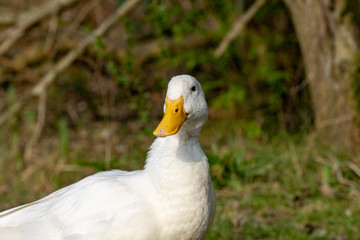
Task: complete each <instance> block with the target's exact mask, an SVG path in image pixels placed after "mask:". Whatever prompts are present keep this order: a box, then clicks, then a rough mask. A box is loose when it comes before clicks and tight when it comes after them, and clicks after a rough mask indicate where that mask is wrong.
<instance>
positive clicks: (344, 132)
mask: <svg viewBox="0 0 360 240" xmlns="http://www.w3.org/2000/svg"><path fill="white" fill-rule="evenodd" d="M284 1H285V4H286V5H287V7H288V9H289V10H290V13H291V17H292V21H293V24H294V27H295V31H296V34H297V38H298V40H299V43H300V47H301V51H302V55H303V61H304V63H305V71H306V75H307V81H308V82H309V87H310V91H311V96H312V102H313V109H314V114H315V128H316V131H317V133H318V135H319V139H320V140H321V141H322V143H323V144H324V145H326V146H328V147H334V149H335V150H336V151H337V152H343V151H351V150H353V147H355V143H356V142H357V140H358V138H359V134H358V127H357V123H356V121H355V115H356V114H355V113H356V110H355V109H356V108H355V101H354V100H353V99H352V93H351V84H352V83H351V74H350V73H351V71H352V66H353V64H354V62H355V56H356V51H357V47H358V43H357V40H356V34H355V32H356V31H355V25H354V23H353V22H352V19H351V18H350V16H348V15H343V10H344V7H345V3H346V1H342V0H284Z"/></svg>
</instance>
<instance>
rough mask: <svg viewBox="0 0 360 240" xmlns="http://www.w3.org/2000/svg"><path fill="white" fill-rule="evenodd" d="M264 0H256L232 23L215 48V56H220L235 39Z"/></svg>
mask: <svg viewBox="0 0 360 240" xmlns="http://www.w3.org/2000/svg"><path fill="white" fill-rule="evenodd" d="M265 1H266V0H256V2H255V3H254V4H253V5H252V6H251V7H250V8H249V9H248V10H247V11H246V12H245V13H244V15H241V16H240V17H239V18H238V19H237V20H236V21H235V22H234V24H233V25H232V27H231V29H230V31H229V32H228V33H227V34H226V35H225V37H224V38H223V40H222V41H221V43H220V45H219V46H218V47H217V48H216V50H215V57H217V58H218V57H220V56H221V55H222V54H223V53H224V51H225V50H226V48H227V47H228V46H229V44H230V43H231V42H232V41H233V40H234V39H235V37H236V36H237V35H239V34H240V33H241V31H242V30H243V29H244V27H245V26H246V24H247V23H248V22H249V21H250V20H251V19H252V18H253V17H254V15H255V13H256V12H257V11H258V10H259V8H260V7H261V6H262V5H264V3H265Z"/></svg>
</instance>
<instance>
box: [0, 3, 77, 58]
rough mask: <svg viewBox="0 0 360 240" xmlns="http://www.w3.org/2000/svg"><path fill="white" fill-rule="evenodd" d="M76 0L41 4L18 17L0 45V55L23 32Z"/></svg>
mask: <svg viewBox="0 0 360 240" xmlns="http://www.w3.org/2000/svg"><path fill="white" fill-rule="evenodd" d="M75 1H78V0H52V1H49V2H47V3H43V4H41V5H39V6H37V7H35V8H33V9H31V10H29V11H27V12H25V13H23V14H21V15H20V16H19V18H18V19H19V20H18V21H17V24H16V27H15V28H14V29H13V30H12V31H10V33H9V35H8V36H7V38H6V39H5V41H3V42H2V43H1V44H0V55H2V54H4V53H5V52H6V51H7V50H9V49H10V48H11V46H12V45H13V44H14V43H15V42H16V41H17V40H18V39H19V38H20V37H21V36H22V35H23V34H24V32H25V30H26V29H28V28H29V27H31V26H32V25H34V24H35V23H37V22H38V21H40V20H41V19H42V18H44V17H46V16H48V15H49V14H52V13H55V12H57V11H59V10H60V9H61V8H63V7H67V6H69V5H71V4H73V3H74V2H75Z"/></svg>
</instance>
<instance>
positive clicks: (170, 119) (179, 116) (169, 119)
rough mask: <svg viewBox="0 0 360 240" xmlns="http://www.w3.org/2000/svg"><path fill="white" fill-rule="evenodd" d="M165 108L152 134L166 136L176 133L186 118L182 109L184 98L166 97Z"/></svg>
mask: <svg viewBox="0 0 360 240" xmlns="http://www.w3.org/2000/svg"><path fill="white" fill-rule="evenodd" d="M165 104H166V110H165V114H164V117H163V119H162V120H161V122H160V124H159V126H158V127H157V128H156V129H155V131H154V132H153V134H154V135H155V136H157V137H166V136H170V135H174V134H176V133H177V132H178V131H179V129H180V127H181V125H182V124H183V123H184V121H185V120H186V117H187V114H186V112H185V109H184V98H183V96H181V97H179V98H178V99H176V100H170V99H169V98H168V97H166V100H165Z"/></svg>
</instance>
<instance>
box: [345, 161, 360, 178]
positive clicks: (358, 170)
mask: <svg viewBox="0 0 360 240" xmlns="http://www.w3.org/2000/svg"><path fill="white" fill-rule="evenodd" d="M348 167H349V168H350V169H351V170H353V172H354V173H355V174H356V175H357V176H358V177H360V168H359V167H358V166H356V165H355V163H353V162H350V163H348Z"/></svg>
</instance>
